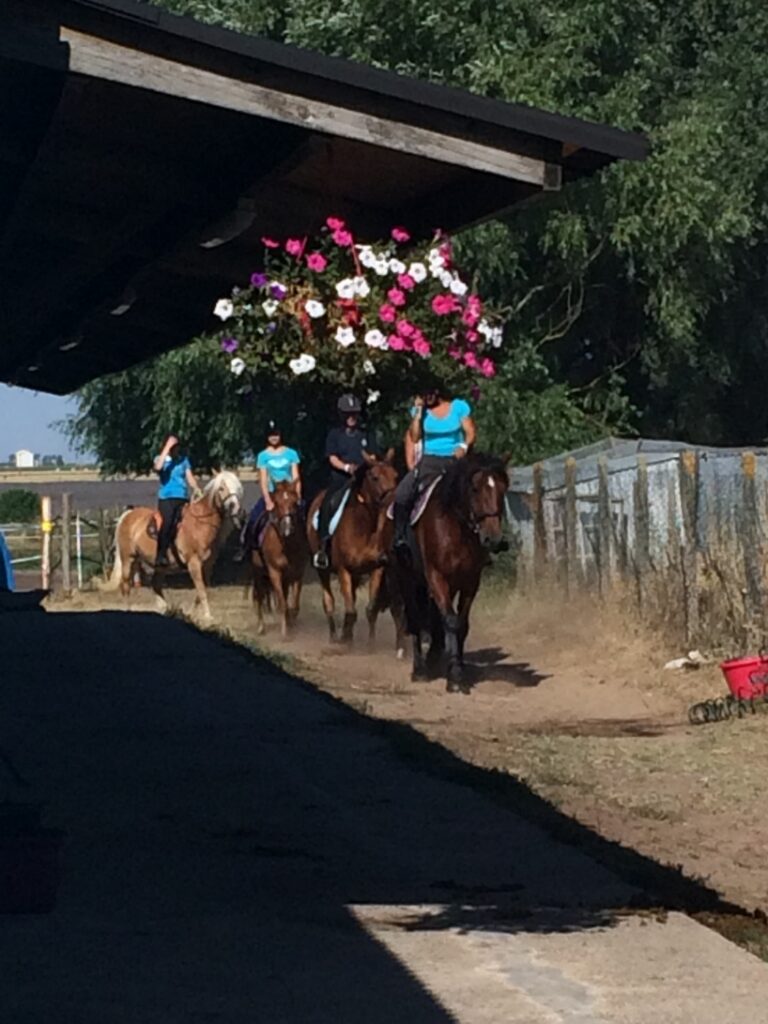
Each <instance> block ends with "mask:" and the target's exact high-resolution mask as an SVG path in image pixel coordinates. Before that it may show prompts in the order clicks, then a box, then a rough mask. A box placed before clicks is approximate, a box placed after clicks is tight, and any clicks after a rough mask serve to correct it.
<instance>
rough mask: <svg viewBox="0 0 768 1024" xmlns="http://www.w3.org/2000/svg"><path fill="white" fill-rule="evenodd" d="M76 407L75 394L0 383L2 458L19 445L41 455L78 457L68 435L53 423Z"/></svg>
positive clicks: (15, 449)
mask: <svg viewBox="0 0 768 1024" xmlns="http://www.w3.org/2000/svg"><path fill="white" fill-rule="evenodd" d="M76 408H77V404H76V402H75V400H74V399H73V398H59V397H58V396H56V395H45V394H42V393H41V392H39V391H29V390H27V388H11V387H8V386H7V385H5V384H0V462H3V461H5V459H7V458H8V455H9V454H10V453H11V452H15V451H17V450H18V449H19V448H28V449H29V450H30V451H33V452H37V453H39V454H40V455H63V456H64V458H75V457H76V456H75V453H74V452H73V450H72V449H71V448H70V446H69V444H68V443H67V439H66V437H65V436H64V435H63V434H62V433H61V432H60V431H59V430H57V429H56V427H54V426H52V424H53V423H54V422H55V421H56V420H61V419H64V418H65V417H66V416H67V415H70V414H71V413H73V412H75V410H76ZM78 458H79V457H78Z"/></svg>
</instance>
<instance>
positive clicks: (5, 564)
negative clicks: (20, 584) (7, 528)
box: [0, 533, 15, 590]
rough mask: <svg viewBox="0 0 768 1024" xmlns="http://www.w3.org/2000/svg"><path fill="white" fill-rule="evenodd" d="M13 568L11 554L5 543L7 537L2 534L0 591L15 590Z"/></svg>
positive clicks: (0, 540)
mask: <svg viewBox="0 0 768 1024" xmlns="http://www.w3.org/2000/svg"><path fill="white" fill-rule="evenodd" d="M14 589H15V586H14V580H13V566H12V565H11V553H10V551H9V550H8V545H7V544H6V543H5V537H4V536H3V535H2V533H0V590H14Z"/></svg>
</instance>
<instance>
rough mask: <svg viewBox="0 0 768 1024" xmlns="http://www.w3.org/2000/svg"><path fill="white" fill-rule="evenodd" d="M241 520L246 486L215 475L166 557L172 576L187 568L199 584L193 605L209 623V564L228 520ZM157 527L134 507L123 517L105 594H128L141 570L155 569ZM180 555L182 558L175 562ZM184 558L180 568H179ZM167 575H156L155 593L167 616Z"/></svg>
mask: <svg viewBox="0 0 768 1024" xmlns="http://www.w3.org/2000/svg"><path fill="white" fill-rule="evenodd" d="M242 515H243V485H242V484H241V483H240V480H239V479H238V478H237V476H236V475H235V474H234V473H230V472H226V471H225V472H222V473H217V474H216V476H214V477H213V478H212V479H211V480H210V481H209V482H208V483H207V484H206V487H205V490H204V492H203V496H202V498H200V499H199V500H198V501H193V502H191V503H190V504H189V505H186V506H185V507H184V510H183V512H182V515H181V520H180V523H179V528H178V530H177V532H176V539H175V541H174V543H173V544H172V545H171V548H170V550H169V552H168V556H169V558H170V560H171V565H170V571H171V572H172V571H173V570H174V569H175V570H177V571H178V570H179V569H186V570H187V572H188V573H189V575H190V576H191V577H192V582H193V583H194V585H195V606H196V607H199V608H200V609H201V610H202V618H203V620H204V621H206V622H210V621H211V609H210V606H209V604H208V594H207V593H206V576H207V570H208V566H209V563H211V559H212V556H213V555H214V554H215V551H216V542H217V539H218V538H219V534H220V533H221V529H222V526H223V525H224V523H225V521H226V520H228V519H229V520H233V521H235V522H238V521H240V520H241V519H242ZM153 523H155V510H154V509H152V508H131V509H128V511H127V512H123V514H122V515H121V516H120V518H119V519H118V521H117V526H116V527H115V564H114V567H113V569H112V575H111V577H110V579H109V582H108V583H107V584H105V585H104V586H103V587H102V589H104V590H117V588H118V587H119V588H120V591H121V592H122V593H123V594H124V595H127V594H129V593H130V589H131V577H132V576H133V574H134V572H135V571H136V569H137V568H138V567H139V566H140V565H144V566H146V567H151V566H153V565H154V562H155V555H156V553H157V538H156V537H155V536H152V535H151V533H150V527H151V526H152V524H153ZM177 556H178V557H177ZM179 559H180V563H179ZM163 575H164V572H163V571H162V570H161V571H160V572H155V573H154V574H153V576H152V589H153V590H154V592H155V594H156V595H157V598H158V602H159V604H160V607H161V608H162V610H163V611H164V610H165V609H166V608H167V607H168V605H167V602H166V600H165V597H164V596H163V586H162V578H163Z"/></svg>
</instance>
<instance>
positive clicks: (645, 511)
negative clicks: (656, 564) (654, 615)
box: [634, 455, 651, 611]
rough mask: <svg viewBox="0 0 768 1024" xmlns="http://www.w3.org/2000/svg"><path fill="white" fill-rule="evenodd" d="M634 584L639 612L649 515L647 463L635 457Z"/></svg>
mask: <svg viewBox="0 0 768 1024" xmlns="http://www.w3.org/2000/svg"><path fill="white" fill-rule="evenodd" d="M634 563H635V582H636V586H637V603H638V605H639V607H640V610H641V611H642V609H643V608H644V607H645V604H646V588H647V584H648V573H649V572H650V568H651V515H650V506H649V501H648V462H647V461H646V458H645V456H644V455H638V456H637V477H636V479H635V557H634Z"/></svg>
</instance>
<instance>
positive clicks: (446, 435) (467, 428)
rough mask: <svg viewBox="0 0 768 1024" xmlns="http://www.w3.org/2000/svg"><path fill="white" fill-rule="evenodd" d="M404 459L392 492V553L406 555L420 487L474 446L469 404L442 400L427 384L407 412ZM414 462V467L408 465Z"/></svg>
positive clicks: (436, 388) (434, 386) (439, 388)
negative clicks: (405, 465) (401, 473)
mask: <svg viewBox="0 0 768 1024" xmlns="http://www.w3.org/2000/svg"><path fill="white" fill-rule="evenodd" d="M407 436H408V443H407V444H406V459H407V461H408V464H409V465H408V469H409V471H408V473H406V475H405V476H404V477H403V479H402V480H401V481H400V483H399V484H398V485H397V490H396V491H395V505H394V515H395V540H394V547H395V553H396V554H397V555H398V556H399V557H403V556H406V557H407V555H408V553H409V548H408V539H407V532H408V522H409V520H410V516H411V509H412V507H413V502H414V500H415V498H416V494H417V491H418V489H419V486H420V485H423V484H428V483H429V482H430V481H431V480H434V479H435V477H436V476H439V475H440V474H441V473H444V472H445V470H446V469H447V468H448V466H449V465H450V464H451V462H452V461H453V460H454V459H461V458H463V457H464V456H465V455H466V454H467V452H468V451H469V450H470V448H471V447H472V445H473V444H474V443H475V436H476V431H475V423H474V420H473V419H472V410H471V409H470V406H469V403H468V402H466V401H465V400H464V399H463V398H454V399H449V398H446V397H445V392H444V389H443V387H442V386H441V385H440V384H438V383H430V384H428V385H427V386H426V387H425V388H424V391H423V392H422V394H421V395H419V396H418V397H417V398H416V399H414V403H413V406H412V408H411V423H410V426H409V427H408V435H407ZM416 457H418V461H416V464H415V466H414V465H411V463H412V462H414V461H415V459H416Z"/></svg>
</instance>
